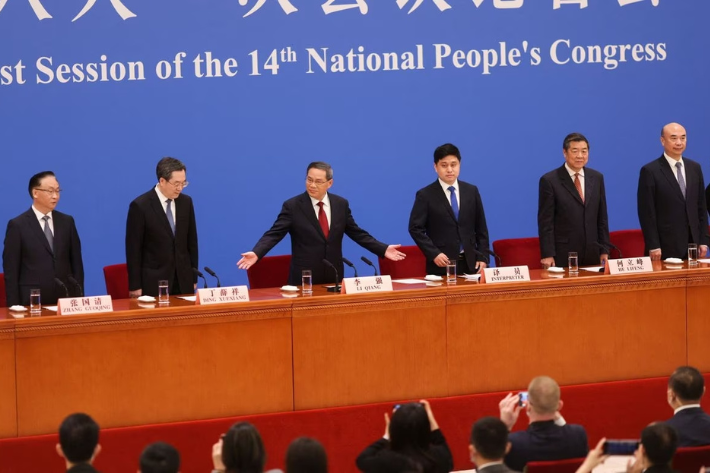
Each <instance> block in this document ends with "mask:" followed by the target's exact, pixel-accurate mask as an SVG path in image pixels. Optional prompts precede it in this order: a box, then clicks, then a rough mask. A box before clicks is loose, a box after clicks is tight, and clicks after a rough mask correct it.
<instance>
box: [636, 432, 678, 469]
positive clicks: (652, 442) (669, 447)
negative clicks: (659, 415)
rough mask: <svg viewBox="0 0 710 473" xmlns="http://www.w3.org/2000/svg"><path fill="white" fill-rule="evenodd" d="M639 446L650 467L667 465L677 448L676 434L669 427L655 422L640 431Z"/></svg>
mask: <svg viewBox="0 0 710 473" xmlns="http://www.w3.org/2000/svg"><path fill="white" fill-rule="evenodd" d="M641 445H643V449H644V451H645V452H646V457H647V458H648V460H649V461H650V462H651V464H652V465H668V464H670V462H671V460H672V459H673V455H674V454H675V450H676V448H678V433H677V432H676V430H675V429H674V428H673V427H671V426H670V425H668V424H664V423H663V422H656V423H653V424H651V425H649V426H648V427H646V428H645V429H643V430H642V431H641Z"/></svg>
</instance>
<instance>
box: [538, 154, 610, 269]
mask: <svg viewBox="0 0 710 473" xmlns="http://www.w3.org/2000/svg"><path fill="white" fill-rule="evenodd" d="M537 229H538V236H539V237H540V255H541V256H542V257H543V258H549V257H554V258H555V265H556V266H560V267H566V266H567V256H568V255H567V254H568V253H569V252H570V251H576V252H577V255H578V257H579V264H580V266H596V265H598V264H599V257H600V255H601V254H603V253H605V251H603V250H602V249H601V248H600V247H599V246H598V244H601V245H604V246H605V248H609V246H608V245H609V219H608V217H607V212H606V192H605V190H604V176H602V174H601V173H599V172H597V171H595V170H594V169H590V168H588V167H585V168H584V202H582V198H581V197H580V196H579V192H577V188H576V187H574V181H573V180H572V179H571V178H570V175H569V173H568V172H567V168H566V167H565V166H564V165H562V166H560V167H559V168H557V169H555V170H554V171H550V172H548V173H547V174H545V175H544V176H542V177H541V178H540V192H539V199H538V209H537Z"/></svg>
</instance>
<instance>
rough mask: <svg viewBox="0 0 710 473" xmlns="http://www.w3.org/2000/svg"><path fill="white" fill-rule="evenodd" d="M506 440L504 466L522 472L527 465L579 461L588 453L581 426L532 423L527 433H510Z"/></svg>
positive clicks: (584, 433)
mask: <svg viewBox="0 0 710 473" xmlns="http://www.w3.org/2000/svg"><path fill="white" fill-rule="evenodd" d="M508 439H509V440H510V443H511V444H512V446H511V448H510V452H508V455H506V456H505V464H506V465H508V468H511V469H513V470H516V471H523V468H525V465H526V464H527V463H528V462H532V461H553V460H566V459H568V458H582V457H585V456H587V452H588V451H589V445H588V444H587V432H586V431H585V430H584V427H582V426H581V425H574V424H567V425H563V426H559V425H555V421H553V420H549V421H543V422H533V423H532V424H530V425H529V426H528V429H527V430H522V431H519V432H513V433H511V434H510V436H509V438H508ZM484 471H485V470H484Z"/></svg>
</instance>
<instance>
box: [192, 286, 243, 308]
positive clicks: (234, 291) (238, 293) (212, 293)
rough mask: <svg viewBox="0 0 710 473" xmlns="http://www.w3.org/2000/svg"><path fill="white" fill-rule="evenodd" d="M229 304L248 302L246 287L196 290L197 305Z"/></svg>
mask: <svg viewBox="0 0 710 473" xmlns="http://www.w3.org/2000/svg"><path fill="white" fill-rule="evenodd" d="M231 302H249V288H247V287H246V286H229V287H217V288H212V289H198V290H197V299H196V300H195V304H197V305H210V304H229V303H231Z"/></svg>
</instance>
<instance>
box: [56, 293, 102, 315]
mask: <svg viewBox="0 0 710 473" xmlns="http://www.w3.org/2000/svg"><path fill="white" fill-rule="evenodd" d="M100 312H113V302H112V301H111V296H92V297H67V298H64V299H59V300H58V301H57V313H58V314H59V315H79V314H97V313H100Z"/></svg>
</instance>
